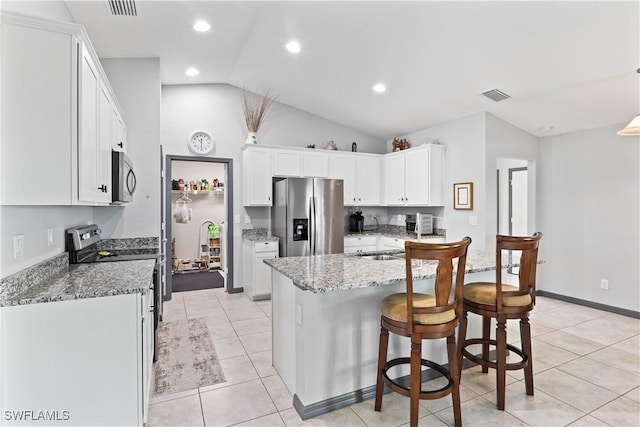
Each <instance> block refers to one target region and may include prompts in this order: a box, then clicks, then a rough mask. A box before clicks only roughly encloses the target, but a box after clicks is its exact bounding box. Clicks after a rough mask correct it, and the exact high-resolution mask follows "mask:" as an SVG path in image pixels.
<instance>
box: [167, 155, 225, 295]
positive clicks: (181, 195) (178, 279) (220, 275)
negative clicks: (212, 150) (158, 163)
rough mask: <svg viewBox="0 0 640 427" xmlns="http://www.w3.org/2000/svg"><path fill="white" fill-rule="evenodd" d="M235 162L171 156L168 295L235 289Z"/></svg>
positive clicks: (168, 214)
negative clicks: (232, 219)
mask: <svg viewBox="0 0 640 427" xmlns="http://www.w3.org/2000/svg"><path fill="white" fill-rule="evenodd" d="M232 181H233V160H232V159H227V158H209V157H191V156H171V155H167V156H166V166H165V187H164V193H165V197H164V200H165V206H164V209H163V225H164V236H163V242H164V244H165V254H166V268H165V271H166V272H167V274H166V295H165V300H170V299H171V294H172V293H173V292H180V291H185V290H197V289H208V288H216V287H224V288H225V290H226V291H227V292H229V291H230V290H231V289H232V288H233V221H231V220H230V219H231V218H233V216H232V213H233V190H232V189H233V182H232Z"/></svg>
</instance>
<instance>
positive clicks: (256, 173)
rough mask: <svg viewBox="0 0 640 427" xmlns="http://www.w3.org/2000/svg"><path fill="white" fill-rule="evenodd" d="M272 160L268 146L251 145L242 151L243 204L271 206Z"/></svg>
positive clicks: (271, 153)
mask: <svg viewBox="0 0 640 427" xmlns="http://www.w3.org/2000/svg"><path fill="white" fill-rule="evenodd" d="M272 160H273V152H272V150H271V149H269V148H262V147H253V146H251V147H247V148H245V149H244V151H243V152H242V169H243V190H244V191H243V199H244V206H271V203H272V193H273V189H272V184H271V178H272V176H273V174H272Z"/></svg>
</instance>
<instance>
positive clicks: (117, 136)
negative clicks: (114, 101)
mask: <svg viewBox="0 0 640 427" xmlns="http://www.w3.org/2000/svg"><path fill="white" fill-rule="evenodd" d="M111 148H112V149H113V150H114V151H122V152H124V153H126V152H127V126H126V125H125V124H124V120H122V116H121V115H120V112H119V111H118V109H117V108H116V107H115V105H114V107H113V108H112V110H111Z"/></svg>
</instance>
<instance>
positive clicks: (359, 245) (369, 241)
mask: <svg viewBox="0 0 640 427" xmlns="http://www.w3.org/2000/svg"><path fill="white" fill-rule="evenodd" d="M375 250H378V237H377V236H348V237H345V238H344V253H345V254H354V253H361V252H370V251H375Z"/></svg>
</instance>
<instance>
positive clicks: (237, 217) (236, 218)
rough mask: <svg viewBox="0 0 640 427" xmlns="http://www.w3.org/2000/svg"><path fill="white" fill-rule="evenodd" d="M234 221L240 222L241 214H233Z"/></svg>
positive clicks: (235, 222)
mask: <svg viewBox="0 0 640 427" xmlns="http://www.w3.org/2000/svg"><path fill="white" fill-rule="evenodd" d="M233 223H234V224H240V215H234V216H233Z"/></svg>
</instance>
